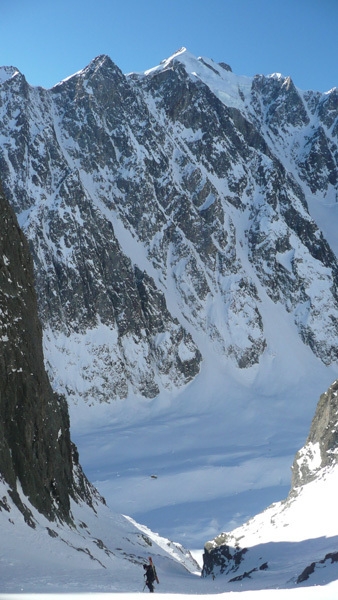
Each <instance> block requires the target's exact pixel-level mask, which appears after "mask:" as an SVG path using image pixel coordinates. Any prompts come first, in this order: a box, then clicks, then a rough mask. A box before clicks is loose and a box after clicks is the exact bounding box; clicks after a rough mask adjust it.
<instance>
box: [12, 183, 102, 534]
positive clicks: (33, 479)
mask: <svg viewBox="0 0 338 600" xmlns="http://www.w3.org/2000/svg"><path fill="white" fill-rule="evenodd" d="M0 220H1V225H0V348H1V351H0V414H1V421H0V472H1V477H2V479H3V480H5V481H6V482H7V484H8V486H9V489H8V493H9V494H10V496H11V497H12V499H13V501H14V502H15V504H17V506H18V507H19V508H20V510H21V511H22V512H23V513H24V515H25V518H26V519H27V520H28V522H29V523H30V524H31V525H33V520H32V518H31V515H30V513H29V510H28V509H27V507H25V505H24V498H23V496H26V497H27V498H28V499H29V501H30V502H31V504H32V505H33V506H34V507H35V508H37V509H38V510H39V511H40V512H41V513H42V514H43V515H45V516H46V517H47V518H48V519H50V520H53V519H55V518H59V519H61V520H66V521H69V520H70V519H71V514H70V498H71V497H73V498H74V499H79V498H81V497H82V499H85V498H86V499H87V501H88V502H89V503H90V492H89V489H90V488H89V484H88V483H87V482H86V480H85V478H84V476H83V474H82V472H81V468H80V467H79V465H78V459H77V452H76V448H75V447H74V446H73V444H72V442H71V440H70V433H69V418H68V408H67V405H66V401H65V400H64V398H62V397H60V396H58V395H56V394H55V393H53V391H52V388H51V386H50V383H49V380H48V377H47V374H46V371H45V368H44V362H43V352H42V330H41V325H40V322H39V319H38V314H37V302H36V294H35V289H34V279H33V264H32V259H31V256H30V252H29V248H28V244H27V242H26V240H25V238H24V236H23V234H22V232H21V230H20V228H19V226H18V223H17V220H16V217H15V215H14V212H13V210H12V209H11V208H10V206H9V204H8V203H7V201H6V199H5V196H4V194H3V191H2V189H0ZM75 473H77V474H75ZM21 490H22V493H21ZM22 494H23V495H22Z"/></svg>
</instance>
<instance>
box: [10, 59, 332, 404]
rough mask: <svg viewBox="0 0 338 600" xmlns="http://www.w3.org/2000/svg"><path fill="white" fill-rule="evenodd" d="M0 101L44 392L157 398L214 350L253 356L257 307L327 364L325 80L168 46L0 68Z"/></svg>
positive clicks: (261, 318)
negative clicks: (65, 66) (164, 50)
mask: <svg viewBox="0 0 338 600" xmlns="http://www.w3.org/2000/svg"><path fill="white" fill-rule="evenodd" d="M0 110H1V119H0V136H1V137H0V139H1V154H0V168H1V173H2V179H3V184H4V187H5V191H6V193H7V195H8V197H9V199H10V201H11V203H12V205H13V206H14V208H15V211H16V213H17V215H18V218H19V222H20V225H21V226H22V228H23V230H24V232H25V233H26V235H27V237H28V239H29V241H30V244H31V249H32V253H33V257H34V263H35V273H36V286H37V291H38V297H39V311H40V316H41V319H42V322H43V328H44V344H45V356H46V361H47V366H48V371H49V374H50V377H51V380H52V382H53V386H54V388H55V389H56V390H57V391H60V392H64V393H66V395H67V396H68V397H73V398H74V399H75V400H77V399H79V398H80V397H82V398H84V399H86V400H87V401H90V402H91V403H92V402H97V401H103V400H104V401H111V400H112V399H113V398H118V397H120V398H124V397H127V395H128V393H130V392H131V391H134V392H136V393H137V394H142V395H144V396H146V397H155V396H156V395H157V394H158V393H159V392H160V391H161V390H163V389H178V388H180V387H182V386H183V385H186V383H187V382H189V381H190V380H191V379H192V378H193V377H194V376H196V374H197V373H198V371H199V369H200V364H201V360H203V358H205V354H206V353H207V352H209V351H210V349H211V350H212V351H213V352H215V353H216V354H218V355H223V356H224V361H231V362H232V363H233V364H234V365H237V366H239V367H240V368H244V369H245V368H250V367H252V366H253V365H259V363H260V360H261V358H262V356H263V355H264V353H267V352H269V351H270V350H271V347H272V345H273V342H274V340H273V338H272V335H271V332H270V331H269V330H268V325H267V311H268V310H269V308H268V307H270V306H273V307H276V306H277V307H278V310H277V312H278V313H280V314H283V315H288V316H289V318H290V321H291V323H293V327H294V329H295V331H296V332H297V334H298V335H299V337H300V339H301V340H302V342H303V343H304V344H307V345H309V346H310V348H311V350H312V351H313V353H314V354H315V355H316V356H318V357H319V358H320V360H321V361H323V363H324V364H326V365H330V364H336V363H337V347H336V337H337V323H338V318H337V317H338V307H337V273H338V267H337V259H336V257H335V255H334V253H333V251H332V249H331V248H330V246H329V243H328V242H327V240H326V238H325V237H324V236H323V234H322V232H321V230H320V228H318V226H317V224H316V221H315V220H314V219H313V218H312V217H311V214H310V213H309V210H308V207H309V206H310V204H311V205H312V204H314V203H315V202H317V204H318V205H323V204H325V205H326V204H328V205H329V206H331V205H333V207H335V206H336V200H337V181H338V166H337V162H338V159H337V130H338V125H337V90H336V89H333V90H332V91H331V92H329V93H327V94H317V93H312V92H307V93H303V92H300V91H299V90H297V89H296V88H295V86H294V85H293V83H292V81H291V80H290V78H284V77H282V76H279V75H278V76H277V75H273V76H269V77H263V76H257V77H254V78H252V79H251V78H245V77H238V76H236V75H234V74H233V73H232V72H231V70H230V67H228V66H227V65H224V64H220V65H219V64H216V63H214V62H213V61H211V60H208V59H197V58H195V57H194V56H192V55H191V54H189V52H187V51H186V50H185V49H182V50H180V51H179V52H177V53H176V54H175V55H174V56H172V57H171V58H170V59H168V60H166V61H164V62H163V63H162V64H161V65H159V66H158V67H156V68H154V69H151V70H149V71H147V72H146V73H143V74H131V75H129V76H125V75H123V74H122V73H121V71H120V70H119V69H118V67H117V66H116V65H114V64H113V62H112V61H111V60H110V59H109V58H108V57H107V56H99V57H98V58H96V59H94V60H93V61H92V62H91V63H90V65H89V66H88V67H86V68H85V69H84V70H83V71H80V72H79V73H76V74H75V75H73V76H71V77H69V78H68V79H66V80H65V81H62V82H60V83H59V84H58V85H56V86H55V87H53V88H52V89H51V90H45V89H42V88H32V87H31V86H29V84H28V83H27V82H26V80H25V78H24V76H23V75H22V74H21V73H20V72H19V71H18V70H17V69H15V68H11V67H6V68H3V69H2V71H1V109H0ZM314 212H315V211H314ZM317 212H318V211H317ZM321 225H322V223H321ZM324 234H325V235H326V234H327V235H326V237H327V238H329V237H330V236H329V231H327V232H326V231H324ZM329 241H331V240H329Z"/></svg>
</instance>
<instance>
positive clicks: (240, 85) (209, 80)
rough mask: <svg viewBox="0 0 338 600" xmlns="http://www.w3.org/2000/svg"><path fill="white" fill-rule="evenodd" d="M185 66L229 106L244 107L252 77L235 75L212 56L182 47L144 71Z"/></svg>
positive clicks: (187, 70) (158, 70)
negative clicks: (208, 56)
mask: <svg viewBox="0 0 338 600" xmlns="http://www.w3.org/2000/svg"><path fill="white" fill-rule="evenodd" d="M177 63H179V64H181V65H183V66H184V68H185V70H186V72H187V74H188V75H189V76H190V77H191V78H192V79H193V80H195V81H196V79H199V80H200V81H202V82H203V83H204V84H205V85H207V86H208V87H209V88H210V90H211V91H212V92H213V93H214V94H215V96H217V97H218V99H219V100H221V101H222V102H223V103H224V104H225V105H227V106H233V107H236V108H242V107H243V103H245V98H247V97H248V95H249V94H250V90H251V84H252V80H253V78H252V77H245V76H241V75H235V73H233V72H232V71H231V70H230V68H225V66H224V65H222V64H218V63H216V62H214V61H213V60H212V59H210V58H205V57H202V56H200V57H196V56H194V54H192V53H191V52H189V51H188V50H187V49H186V48H184V47H183V48H180V50H178V51H177V52H175V53H174V54H173V55H172V56H170V57H169V58H167V59H166V60H163V61H162V62H161V63H160V64H159V65H157V66H156V67H153V68H152V69H148V70H147V71H145V72H144V75H145V76H153V75H155V74H156V73H159V72H161V71H165V70H167V69H169V68H173V67H174V66H175V64H177Z"/></svg>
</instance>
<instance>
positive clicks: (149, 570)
mask: <svg viewBox="0 0 338 600" xmlns="http://www.w3.org/2000/svg"><path fill="white" fill-rule="evenodd" d="M143 568H144V570H145V574H144V576H145V578H146V583H145V585H146V586H147V588H148V590H149V592H153V591H154V581H156V582H157V583H160V582H159V580H158V577H157V573H156V569H155V565H154V564H153V561H152V558H151V556H150V557H149V564H148V565H143Z"/></svg>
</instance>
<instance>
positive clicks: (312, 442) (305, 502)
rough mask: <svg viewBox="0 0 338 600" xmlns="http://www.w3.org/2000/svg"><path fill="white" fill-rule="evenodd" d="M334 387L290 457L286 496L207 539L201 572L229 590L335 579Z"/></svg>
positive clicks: (337, 440) (337, 471)
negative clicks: (219, 577) (290, 475)
mask: <svg viewBox="0 0 338 600" xmlns="http://www.w3.org/2000/svg"><path fill="white" fill-rule="evenodd" d="M337 391H338V381H335V382H334V383H333V384H332V385H331V386H330V387H329V389H328V390H327V392H326V393H325V394H322V395H321V397H320V399H319V402H318V404H317V408H316V412H315V416H314V418H313V421H312V425H311V428H310V432H309V436H308V439H307V440H306V443H305V445H304V447H303V448H302V449H301V450H299V452H297V454H296V456H295V460H294V463H293V466H292V472H293V479H292V487H291V490H290V493H289V495H288V497H287V498H286V500H284V501H282V502H278V503H275V504H272V505H271V506H270V507H268V508H267V509H266V510H265V511H264V512H263V513H261V514H259V515H257V516H255V517H254V518H253V519H251V520H250V521H248V522H247V523H245V524H244V525H242V526H241V527H238V528H237V529H235V530H233V531H232V532H229V533H221V534H220V535H219V536H218V537H217V538H215V539H214V540H211V541H210V542H208V543H207V544H206V546H205V549H204V555H203V559H204V566H203V575H204V576H205V577H207V576H210V575H212V576H213V577H215V576H217V575H221V574H222V575H224V576H225V577H226V578H227V581H228V582H229V584H230V585H232V586H235V587H232V588H231V589H236V586H238V585H241V586H242V585H245V584H243V582H245V581H246V582H247V587H249V588H250V587H251V588H254V587H255V584H257V583H258V582H259V587H261V588H264V587H276V586H277V585H278V586H279V587H283V588H284V587H293V586H294V585H295V584H296V585H299V584H303V583H306V585H325V584H327V583H328V582H330V581H333V580H336V578H337V566H336V563H337V561H338V528H337V524H336V521H337V520H336V491H335V490H336V488H337V475H338V460H337V454H338V453H337V448H338V437H337V431H338V424H337V410H338V407H337ZM331 565H332V566H331ZM250 580H251V583H249V581H250ZM239 582H240V584H239Z"/></svg>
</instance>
